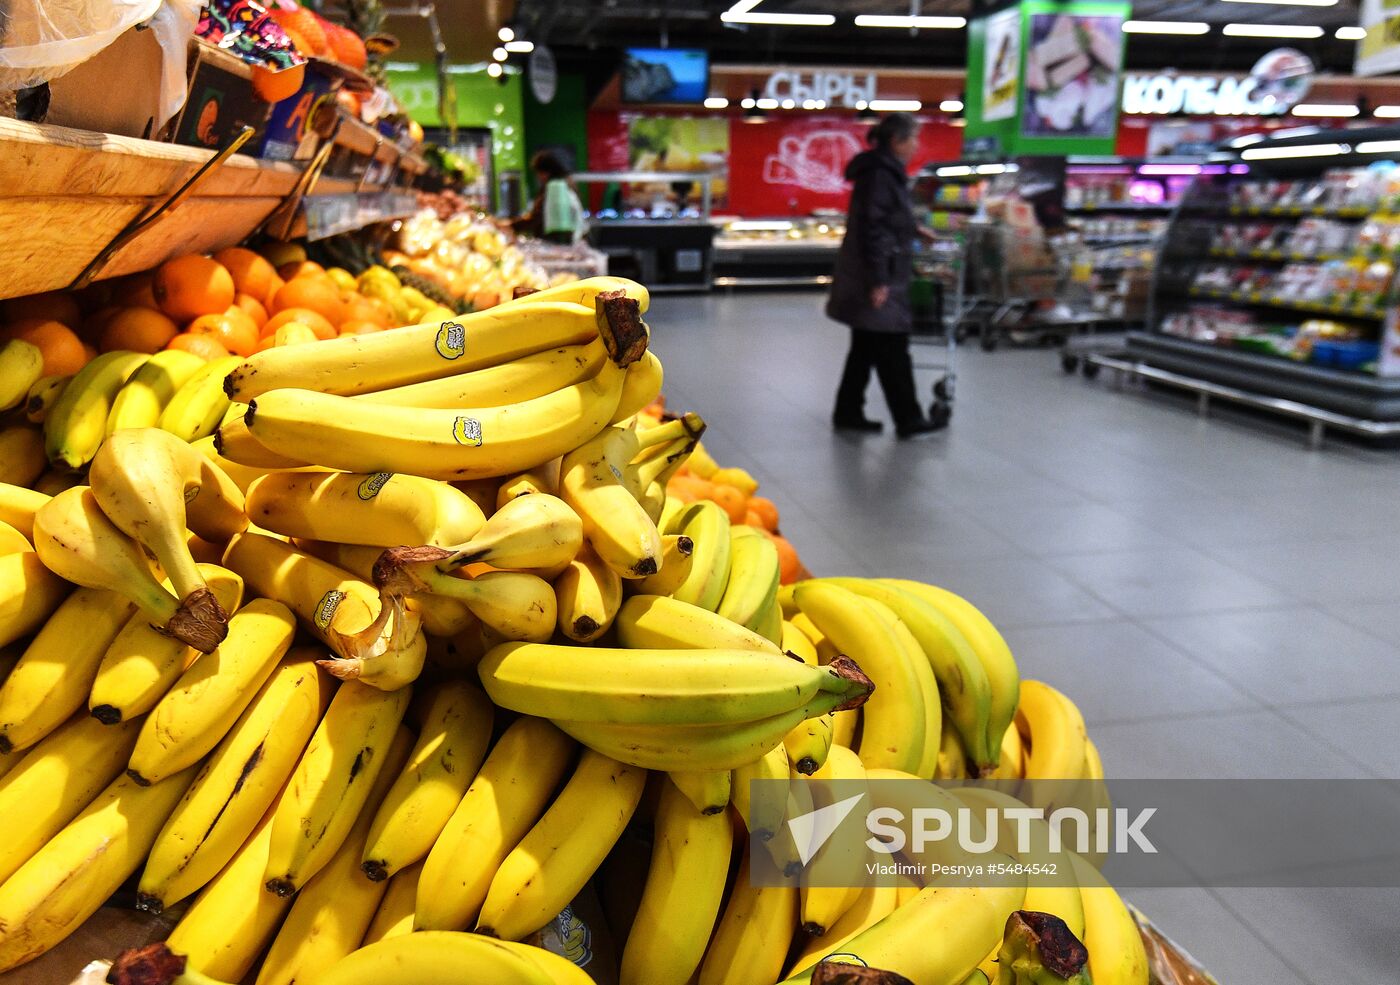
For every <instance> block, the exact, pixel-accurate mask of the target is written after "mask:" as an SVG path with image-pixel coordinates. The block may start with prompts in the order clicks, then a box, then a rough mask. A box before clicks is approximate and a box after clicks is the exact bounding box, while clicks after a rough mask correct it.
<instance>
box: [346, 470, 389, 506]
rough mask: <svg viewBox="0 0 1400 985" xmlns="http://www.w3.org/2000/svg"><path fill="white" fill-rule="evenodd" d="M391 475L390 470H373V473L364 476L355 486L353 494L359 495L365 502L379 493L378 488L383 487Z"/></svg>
mask: <svg viewBox="0 0 1400 985" xmlns="http://www.w3.org/2000/svg"><path fill="white" fill-rule="evenodd" d="M393 477H394V473H392V472H375V473H374V474H373V475H369V476H366V477H365V478H364V479H363V480H362V481H361V482H360V484H359V485H358V486H356V487H355V495H357V496H359V497H360V498H361V499H362V500H364V501H365V502H369V501H370V500H371V499H373V498H374V497H376V496H378V495H379V490H381V489H383V488H384V486H385V485H386V484H387V483H388V482H389V480H390V479H392V478H393Z"/></svg>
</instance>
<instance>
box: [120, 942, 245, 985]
mask: <svg viewBox="0 0 1400 985" xmlns="http://www.w3.org/2000/svg"><path fill="white" fill-rule="evenodd" d="M107 981H108V982H109V983H111V985H224V983H222V982H218V981H216V980H215V979H213V978H210V977H209V976H208V975H201V974H200V973H199V972H197V971H195V970H194V969H193V968H188V967H186V963H185V956H184V955H183V954H176V953H175V952H174V951H172V950H170V948H168V947H166V946H165V944H164V943H155V944H149V945H147V946H146V947H138V948H133V949H131V950H128V951H123V952H122V953H121V954H119V955H117V959H116V960H115V961H113V962H112V969H111V971H109V972H108V973H107Z"/></svg>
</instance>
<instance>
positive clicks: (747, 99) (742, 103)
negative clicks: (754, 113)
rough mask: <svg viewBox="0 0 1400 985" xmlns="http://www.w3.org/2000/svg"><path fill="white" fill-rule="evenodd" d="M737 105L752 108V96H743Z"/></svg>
mask: <svg viewBox="0 0 1400 985" xmlns="http://www.w3.org/2000/svg"><path fill="white" fill-rule="evenodd" d="M739 105H740V106H742V107H743V108H744V109H753V107H754V98H753V97H752V96H745V97H744V98H743V99H741V100H739Z"/></svg>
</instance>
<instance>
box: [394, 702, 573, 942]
mask: <svg viewBox="0 0 1400 985" xmlns="http://www.w3.org/2000/svg"><path fill="white" fill-rule="evenodd" d="M573 749H574V744H573V742H571V741H570V740H569V738H568V737H567V736H565V735H564V734H563V733H562V732H560V731H559V730H558V729H557V728H555V727H554V726H553V725H551V724H549V723H548V722H546V721H543V720H542V719H538V718H521V719H519V720H517V721H516V722H514V723H513V724H511V726H510V727H509V728H507V729H506V730H505V732H504V733H503V734H502V735H501V738H500V740H499V741H498V742H497V743H496V746H495V748H494V749H492V750H491V754H490V755H489V756H487V757H486V762H485V763H484V764H482V767H481V770H480V771H479V772H478V773H477V775H476V777H475V778H474V779H473V780H472V782H471V786H469V787H468V788H467V792H466V794H464V795H463V797H462V800H461V802H460V803H459V804H458V805H457V809H456V810H455V811H454V812H453V814H452V817H451V818H450V819H449V820H448V822H447V826H446V827H444V828H443V829H442V833H441V834H440V835H438V838H437V841H435V842H434V843H433V847H432V850H431V851H429V853H428V857H427V859H426V860H425V861H424V863H423V872H422V874H421V875H420V877H419V882H418V896H417V904H416V907H415V914H416V915H415V917H414V928H415V929H416V930H459V929H463V928H465V927H469V926H472V925H473V924H474V923H475V921H476V918H477V914H478V912H479V911H480V909H481V904H482V902H483V901H485V899H486V892H487V889H488V888H489V886H490V884H491V879H492V877H493V876H494V875H495V874H496V871H497V869H499V868H500V865H501V863H502V862H504V861H505V859H506V856H507V855H509V854H510V852H511V851H512V850H513V849H514V848H515V846H516V845H517V844H519V843H520V840H521V839H522V838H524V837H525V835H526V833H527V832H528V831H529V830H530V828H531V827H533V825H534V824H535V822H536V821H537V820H539V818H540V816H541V815H542V814H543V813H544V811H545V808H546V806H548V804H549V798H550V795H551V794H553V792H554V789H555V787H557V786H558V785H559V781H560V780H562V779H563V777H564V775H565V773H566V772H567V770H568V767H569V763H570V758H571V754H572V752H573Z"/></svg>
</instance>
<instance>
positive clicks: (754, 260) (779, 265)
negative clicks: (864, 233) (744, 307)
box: [714, 213, 846, 287]
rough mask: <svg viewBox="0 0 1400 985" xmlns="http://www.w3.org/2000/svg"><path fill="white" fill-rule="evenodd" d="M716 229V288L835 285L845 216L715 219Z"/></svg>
mask: <svg viewBox="0 0 1400 985" xmlns="http://www.w3.org/2000/svg"><path fill="white" fill-rule="evenodd" d="M715 227H716V230H717V231H716V234H715V258H714V272H715V286H716V287H804V286H813V287H817V286H824V285H826V284H830V283H831V274H832V271H833V270H834V269H835V266H836V252H837V250H839V249H840V248H841V238H842V237H843V236H845V234H846V217H845V216H844V215H842V214H841V213H828V214H821V215H812V216H807V217H806V218H801V219H740V218H737V217H716V219H715Z"/></svg>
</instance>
